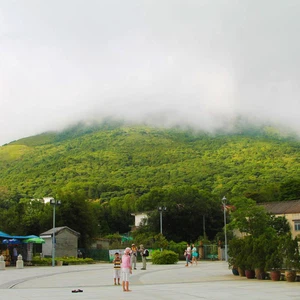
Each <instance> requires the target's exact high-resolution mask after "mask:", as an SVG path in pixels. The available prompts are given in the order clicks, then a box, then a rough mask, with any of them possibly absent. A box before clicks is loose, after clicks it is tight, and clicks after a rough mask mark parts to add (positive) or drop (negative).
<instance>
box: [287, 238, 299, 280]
mask: <svg viewBox="0 0 300 300" xmlns="http://www.w3.org/2000/svg"><path fill="white" fill-rule="evenodd" d="M299 260H300V255H299V247H298V239H297V238H295V239H293V238H292V237H291V236H290V235H287V236H286V237H285V243H284V264H285V267H286V270H285V279H286V281H289V282H293V281H295V280H296V275H297V274H296V271H297V270H298V269H299Z"/></svg>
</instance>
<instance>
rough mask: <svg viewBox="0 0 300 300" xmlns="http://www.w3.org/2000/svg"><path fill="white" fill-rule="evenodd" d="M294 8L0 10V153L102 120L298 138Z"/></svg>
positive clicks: (259, 4)
mask: <svg viewBox="0 0 300 300" xmlns="http://www.w3.org/2000/svg"><path fill="white" fill-rule="evenodd" d="M299 13H300V3H299V1H296V0H294V1H293V0H289V1H276V2H274V1H268V0H263V1H256V0H254V1H252V0H244V1H231V2H230V1H229V2H228V1H222V0H219V1H207V0H200V1H193V0H190V1H179V0H178V1H176V0H174V1H172V2H170V1H164V0H163V1H158V0H154V1H139V0H131V1H121V0H112V1H100V2H99V1H89V2H86V1H79V0H77V1H68V0H65V1H58V0H54V1H34V0H28V1H26V3H23V2H12V1H6V2H4V1H2V2H1V3H0V51H1V56H0V66H1V68H0V98H1V109H0V126H1V135H0V144H4V143H7V142H10V141H12V140H14V139H19V138H22V137H25V136H29V135H33V134H37V133H41V132H44V131H47V130H60V129H62V128H64V127H65V126H68V125H69V124H71V123H74V122H77V121H82V120H86V121H89V120H99V121H101V120H102V119H103V118H106V117H113V118H120V119H124V120H127V121H130V122H137V123H139V122H143V123H147V124H152V125H159V126H174V125H183V126H192V127H195V128H197V129H202V130H206V131H214V130H218V129H220V128H221V129H224V126H228V128H230V126H231V125H232V123H233V121H234V120H235V119H236V118H237V117H242V118H245V119H246V120H247V121H251V122H254V123H260V122H261V123H269V124H273V125H276V126H278V127H279V128H283V127H284V128H291V130H294V131H297V132H298V133H299V132H300V130H299V128H300V126H299V125H300V121H299V120H300V119H299V117H298V111H299V110H300V101H299V95H300V88H299V87H300V82H299V81H300V74H299V73H300V65H299V64H300V61H299V58H298V55H299V52H300V49H299V48H300V42H299V39H298V38H297V36H298V32H299V29H300V21H299V18H298V16H299Z"/></svg>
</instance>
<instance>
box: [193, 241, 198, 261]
mask: <svg viewBox="0 0 300 300" xmlns="http://www.w3.org/2000/svg"><path fill="white" fill-rule="evenodd" d="M192 265H196V266H197V265H198V252H197V248H196V247H195V244H192Z"/></svg>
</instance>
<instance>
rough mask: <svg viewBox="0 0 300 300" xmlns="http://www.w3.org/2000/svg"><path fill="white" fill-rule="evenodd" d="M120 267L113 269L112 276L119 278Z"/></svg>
mask: <svg viewBox="0 0 300 300" xmlns="http://www.w3.org/2000/svg"><path fill="white" fill-rule="evenodd" d="M120 275H121V269H114V278H120Z"/></svg>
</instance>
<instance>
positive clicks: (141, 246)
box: [139, 244, 147, 270]
mask: <svg viewBox="0 0 300 300" xmlns="http://www.w3.org/2000/svg"><path fill="white" fill-rule="evenodd" d="M139 252H140V254H141V257H142V263H143V267H142V268H141V270H146V266H147V260H146V256H145V254H144V252H145V248H144V245H143V244H141V245H140V249H139Z"/></svg>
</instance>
